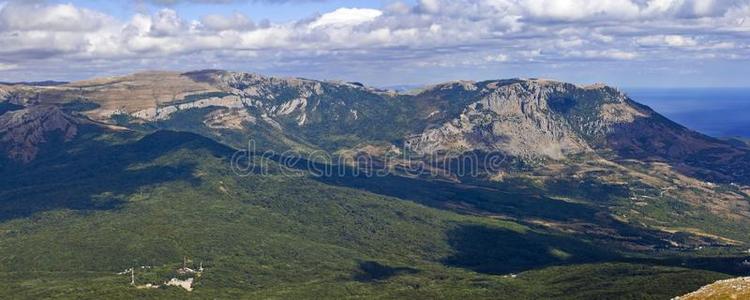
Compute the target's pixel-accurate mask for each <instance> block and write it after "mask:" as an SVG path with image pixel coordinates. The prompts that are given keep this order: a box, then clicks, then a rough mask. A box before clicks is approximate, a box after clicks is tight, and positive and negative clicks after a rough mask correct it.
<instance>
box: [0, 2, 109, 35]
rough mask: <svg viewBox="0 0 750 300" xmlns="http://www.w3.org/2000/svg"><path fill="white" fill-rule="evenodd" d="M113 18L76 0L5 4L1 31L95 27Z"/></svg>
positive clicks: (0, 18) (1, 12) (77, 29)
mask: <svg viewBox="0 0 750 300" xmlns="http://www.w3.org/2000/svg"><path fill="white" fill-rule="evenodd" d="M111 21H112V18H111V17H109V16H107V15H105V14H102V13H99V12H96V11H92V10H89V9H82V8H78V7H75V6H73V5H72V4H56V5H44V4H38V3H36V4H24V3H20V2H19V3H11V4H3V7H2V10H0V31H10V30H21V31H30V30H45V31H92V30H97V29H98V28H100V27H101V26H103V25H104V24H105V23H107V22H111Z"/></svg>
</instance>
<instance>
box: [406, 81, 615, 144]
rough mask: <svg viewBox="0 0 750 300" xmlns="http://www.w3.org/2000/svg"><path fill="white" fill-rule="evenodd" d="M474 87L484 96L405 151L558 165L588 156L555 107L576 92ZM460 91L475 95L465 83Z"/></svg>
mask: <svg viewBox="0 0 750 300" xmlns="http://www.w3.org/2000/svg"><path fill="white" fill-rule="evenodd" d="M479 85H480V86H482V87H483V91H482V92H481V93H480V96H479V97H478V100H476V101H474V102H472V103H470V104H468V105H467V106H466V108H465V109H464V110H463V111H462V112H461V113H460V115H458V116H457V117H455V118H453V119H450V120H448V121H447V122H445V123H443V124H441V125H438V126H437V127H436V128H430V129H427V130H425V131H424V132H423V133H421V134H418V135H416V136H413V137H411V138H409V139H408V140H407V141H406V143H407V146H408V147H409V148H410V149H411V150H412V151H415V152H417V153H420V154H428V153H434V152H436V151H438V152H454V153H458V154H460V153H462V152H465V151H472V150H482V151H499V152H503V153H507V154H509V155H513V156H516V157H521V158H526V159H563V158H565V157H566V156H568V155H571V154H577V153H582V152H586V151H590V150H591V149H590V147H589V146H588V144H587V143H586V141H585V140H584V139H583V138H581V137H580V136H579V135H578V134H577V132H576V131H575V130H574V129H573V128H572V127H571V124H570V123H569V122H568V120H567V119H566V118H565V115H564V114H561V113H559V112H558V111H556V110H555V107H554V105H555V104H556V103H554V102H553V101H554V100H555V99H556V98H555V97H556V95H558V94H563V93H569V92H570V90H575V89H578V88H577V87H575V86H573V85H566V84H562V83H557V82H549V81H541V80H529V81H519V82H514V83H510V84H502V83H501V82H489V83H488V82H485V83H480V84H479ZM461 87H462V88H463V89H464V90H466V91H473V90H477V89H478V87H476V86H474V85H469V84H468V83H465V82H462V83H461ZM436 89H440V90H446V89H447V87H446V86H445V85H440V86H437V87H436ZM610 109H611V107H610ZM431 115H432V114H431ZM431 115H430V116H431Z"/></svg>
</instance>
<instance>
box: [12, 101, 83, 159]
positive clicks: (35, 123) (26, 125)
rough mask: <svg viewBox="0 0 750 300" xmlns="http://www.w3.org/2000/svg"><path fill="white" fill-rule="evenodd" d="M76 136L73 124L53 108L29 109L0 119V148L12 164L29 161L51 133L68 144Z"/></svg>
mask: <svg viewBox="0 0 750 300" xmlns="http://www.w3.org/2000/svg"><path fill="white" fill-rule="evenodd" d="M77 132H78V127H77V121H76V120H74V119H73V118H72V117H70V116H68V115H66V114H65V113H64V112H62V111H61V110H60V109H59V108H58V107H56V106H32V107H29V108H24V109H21V110H16V111H11V112H8V113H5V114H3V115H0V147H2V148H3V149H4V150H5V152H6V155H7V156H8V157H9V158H10V159H13V160H16V161H21V162H29V161H31V160H33V159H34V158H35V157H36V156H37V154H38V153H39V147H40V145H42V144H43V143H45V142H46V141H47V139H48V137H49V135H50V134H52V133H59V134H61V136H62V137H63V139H64V140H70V139H72V138H73V137H74V136H75V135H76V134H77Z"/></svg>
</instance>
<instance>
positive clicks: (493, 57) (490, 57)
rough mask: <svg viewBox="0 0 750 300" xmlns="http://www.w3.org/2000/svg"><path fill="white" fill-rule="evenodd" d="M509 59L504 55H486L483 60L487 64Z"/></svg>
mask: <svg viewBox="0 0 750 300" xmlns="http://www.w3.org/2000/svg"><path fill="white" fill-rule="evenodd" d="M508 59H509V57H508V56H507V55H505V54H496V55H488V56H486V57H485V58H484V60H485V61H488V62H506V61H508Z"/></svg>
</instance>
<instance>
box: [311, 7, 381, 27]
mask: <svg viewBox="0 0 750 300" xmlns="http://www.w3.org/2000/svg"><path fill="white" fill-rule="evenodd" d="M382 14H383V12H382V11H380V10H377V9H370V8H339V9H337V10H334V11H332V12H329V13H326V14H323V15H321V16H320V17H318V18H317V19H316V20H315V21H313V22H312V23H310V28H317V27H325V26H333V27H342V26H356V25H360V24H363V23H367V22H372V21H373V20H375V19H376V18H377V17H380V15H382Z"/></svg>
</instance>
